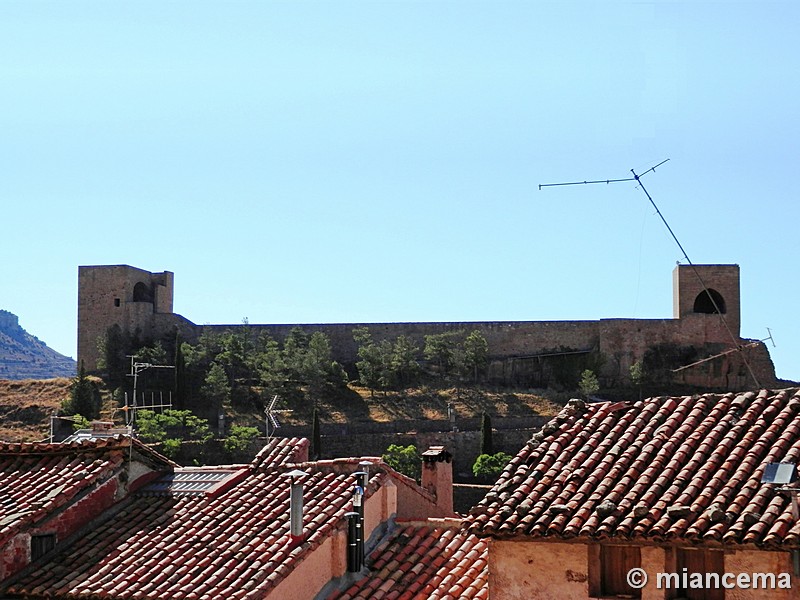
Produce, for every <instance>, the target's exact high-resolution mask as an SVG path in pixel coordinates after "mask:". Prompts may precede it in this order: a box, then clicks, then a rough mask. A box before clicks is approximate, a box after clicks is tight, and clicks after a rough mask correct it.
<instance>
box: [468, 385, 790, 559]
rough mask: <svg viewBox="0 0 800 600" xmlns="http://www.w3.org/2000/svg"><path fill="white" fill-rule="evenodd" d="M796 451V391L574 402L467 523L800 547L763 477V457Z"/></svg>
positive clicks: (512, 535) (529, 531)
mask: <svg viewBox="0 0 800 600" xmlns="http://www.w3.org/2000/svg"><path fill="white" fill-rule="evenodd" d="M798 458H800V391H799V390H797V389H787V390H780V391H776V392H770V391H761V392H760V393H752V392H748V393H744V394H738V395H737V394H724V395H719V394H705V395H702V396H684V397H659V398H651V399H648V400H644V401H640V402H617V403H611V402H602V403H597V404H586V403H584V402H582V401H570V403H568V405H567V407H566V408H565V409H564V410H563V411H562V412H561V413H560V414H559V415H558V416H557V417H555V418H554V419H553V420H552V421H550V422H549V423H548V424H547V425H546V426H545V427H544V428H543V429H542V431H541V432H540V433H538V434H536V435H535V436H534V437H533V439H531V440H530V441H529V442H528V443H527V445H526V446H525V447H524V448H523V449H522V450H521V451H520V452H519V453H518V454H517V455H516V456H515V457H514V458H513V459H512V461H511V462H510V463H509V465H508V466H507V467H506V469H505V471H504V472H503V474H502V475H501V477H500V478H499V480H498V482H497V483H496V485H495V486H494V487H493V489H492V490H491V491H490V492H489V493H488V494H487V496H486V497H485V498H484V500H482V501H481V503H480V504H478V505H477V506H476V507H474V508H473V509H472V511H471V514H470V516H469V517H468V519H467V530H468V531H469V532H472V533H474V534H476V535H479V536H491V537H494V538H500V539H539V540H547V539H555V540H564V539H585V540H603V539H611V540H614V539H620V540H639V541H642V542H648V541H649V542H662V541H666V540H675V539H681V540H685V541H688V542H691V543H694V544H703V545H708V546H721V545H723V544H725V545H726V546H727V545H753V546H756V547H760V548H765V549H787V548H800V526H798V523H797V522H796V521H795V519H794V518H793V517H792V508H791V502H790V496H789V494H787V493H785V492H781V491H779V490H778V489H777V488H778V487H779V486H777V485H775V484H767V483H761V477H762V474H763V471H764V468H765V466H766V465H767V464H768V463H771V462H792V463H796V462H797V461H798Z"/></svg>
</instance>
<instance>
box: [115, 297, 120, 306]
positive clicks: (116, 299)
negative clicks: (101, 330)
mask: <svg viewBox="0 0 800 600" xmlns="http://www.w3.org/2000/svg"><path fill="white" fill-rule="evenodd" d="M114 306H119V298H114Z"/></svg>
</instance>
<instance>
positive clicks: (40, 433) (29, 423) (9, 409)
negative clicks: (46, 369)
mask: <svg viewBox="0 0 800 600" xmlns="http://www.w3.org/2000/svg"><path fill="white" fill-rule="evenodd" d="M69 384H70V380H69V379H67V378H66V377H61V378H58V379H23V380H20V381H8V380H0V440H2V441H7V442H32V441H38V440H43V439H45V438H46V437H47V436H48V435H49V434H50V415H51V414H53V413H54V412H55V410H56V409H57V408H58V407H59V406H60V405H61V401H62V400H63V399H64V398H66V397H67V395H68V394H69Z"/></svg>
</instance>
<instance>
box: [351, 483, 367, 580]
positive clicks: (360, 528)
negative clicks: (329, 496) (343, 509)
mask: <svg viewBox="0 0 800 600" xmlns="http://www.w3.org/2000/svg"><path fill="white" fill-rule="evenodd" d="M354 475H355V476H356V480H357V481H359V482H360V481H361V480H362V478H363V477H365V476H366V474H365V473H361V472H359V473H354ZM353 512H354V513H356V514H357V515H358V519H357V521H358V524H357V526H356V541H357V542H358V562H359V568H361V564H363V562H364V488H363V487H362V486H361V485H356V487H355V488H353Z"/></svg>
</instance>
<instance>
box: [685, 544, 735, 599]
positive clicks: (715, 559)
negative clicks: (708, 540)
mask: <svg viewBox="0 0 800 600" xmlns="http://www.w3.org/2000/svg"><path fill="white" fill-rule="evenodd" d="M724 566H725V553H724V552H723V551H722V550H699V549H697V548H678V549H677V550H676V551H675V572H676V573H678V574H679V575H682V574H683V570H684V569H686V572H687V573H688V574H691V573H700V574H702V575H703V581H705V580H706V578H707V574H708V573H716V574H717V575H718V576H722V573H723V572H724V570H723V569H724ZM687 582H688V577H687ZM681 583H683V577H682V576H681ZM705 587H713V586H705ZM718 587H719V589H696V588H689V589H685V588H682V587H681V588H679V589H678V590H677V594H676V595H675V596H674V597H675V598H686V599H687V600H724V598H725V589H724V588H723V587H722V585H719V586H718Z"/></svg>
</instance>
